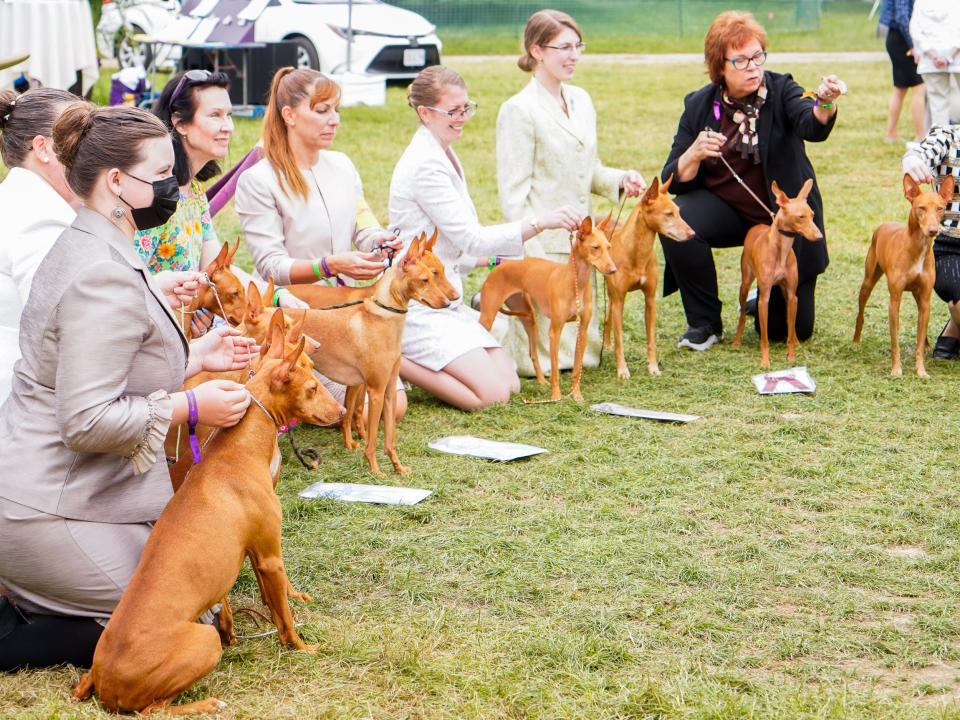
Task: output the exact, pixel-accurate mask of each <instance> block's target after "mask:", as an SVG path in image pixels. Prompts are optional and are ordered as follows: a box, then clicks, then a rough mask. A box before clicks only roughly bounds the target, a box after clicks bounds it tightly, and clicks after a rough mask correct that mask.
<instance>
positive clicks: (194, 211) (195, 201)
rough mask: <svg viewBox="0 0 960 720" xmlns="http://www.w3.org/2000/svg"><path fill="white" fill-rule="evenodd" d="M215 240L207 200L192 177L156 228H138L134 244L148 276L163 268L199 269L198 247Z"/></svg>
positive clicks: (215, 234) (197, 182)
mask: <svg viewBox="0 0 960 720" xmlns="http://www.w3.org/2000/svg"><path fill="white" fill-rule="evenodd" d="M210 240H212V241H214V242H216V241H217V240H218V238H217V231H216V230H214V228H213V221H212V220H211V218H210V203H208V202H207V196H206V194H205V193H204V192H203V188H201V187H200V182H199V181H198V180H196V179H194V180H191V181H190V185H189V187H188V188H187V191H186V192H183V191H181V193H180V203H179V204H178V205H177V211H176V212H175V213H174V214H173V215H172V216H171V217H170V219H169V220H167V222H166V223H164V224H163V225H160V226H159V227H155V228H150V229H149V230H140V231H138V232H137V234H136V237H135V238H134V245H135V246H136V248H137V252H139V253H140V257H142V258H143V261H144V262H145V263H146V264H147V269H148V270H149V271H150V273H151V274H152V275H156V274H157V273H159V272H163V271H164V270H174V271H182V270H199V269H200V248H201V247H202V246H203V243H204V242H207V241H210Z"/></svg>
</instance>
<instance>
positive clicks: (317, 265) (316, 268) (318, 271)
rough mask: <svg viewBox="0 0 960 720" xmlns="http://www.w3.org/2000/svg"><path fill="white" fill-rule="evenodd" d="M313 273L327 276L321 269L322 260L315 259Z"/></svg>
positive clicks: (320, 276)
mask: <svg viewBox="0 0 960 720" xmlns="http://www.w3.org/2000/svg"><path fill="white" fill-rule="evenodd" d="M313 274H314V275H316V276H317V277H318V278H322V277H326V276H325V275H324V274H323V271H322V270H321V269H320V260H314V261H313Z"/></svg>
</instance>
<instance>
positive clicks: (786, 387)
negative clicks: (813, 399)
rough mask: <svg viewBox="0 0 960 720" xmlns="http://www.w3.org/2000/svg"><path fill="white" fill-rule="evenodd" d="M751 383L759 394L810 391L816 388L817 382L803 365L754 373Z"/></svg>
mask: <svg viewBox="0 0 960 720" xmlns="http://www.w3.org/2000/svg"><path fill="white" fill-rule="evenodd" d="M753 384H754V385H755V386H756V388H757V392H758V393H760V394H761V395H785V394H787V393H812V392H816V390H817V383H815V382H814V380H813V378H812V377H810V373H809V372H808V371H807V368H806V367H805V366H800V367H794V368H790V369H789V370H778V371H777V372H769V373H763V374H762V375H754V376H753Z"/></svg>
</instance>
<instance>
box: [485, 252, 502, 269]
mask: <svg viewBox="0 0 960 720" xmlns="http://www.w3.org/2000/svg"><path fill="white" fill-rule="evenodd" d="M502 261H503V258H501V257H500V256H499V255H491V256H490V257H489V258H487V268H489V269H490V270H493V269H494V268H495V267H496V266H497V265H499V264H500V263H501V262H502Z"/></svg>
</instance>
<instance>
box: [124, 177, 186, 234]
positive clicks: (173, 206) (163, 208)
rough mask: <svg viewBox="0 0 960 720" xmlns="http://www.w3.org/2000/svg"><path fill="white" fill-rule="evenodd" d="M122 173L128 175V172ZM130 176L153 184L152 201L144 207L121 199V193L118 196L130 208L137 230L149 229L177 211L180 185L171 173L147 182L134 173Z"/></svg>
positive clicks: (165, 220)
mask: <svg viewBox="0 0 960 720" xmlns="http://www.w3.org/2000/svg"><path fill="white" fill-rule="evenodd" d="M124 174H125V175H130V173H124ZM130 177H132V178H133V179H134V180H138V181H140V182H142V183H146V184H147V185H152V186H153V202H152V203H150V204H149V205H147V206H146V207H142V208H135V207H134V206H133V205H131V204H130V203H128V202H127V201H126V200H124V199H123V195H121V196H120V199H121V200H123V203H124V205H126V206H127V207H128V208H130V215H131V216H132V217H133V222H134V223H135V224H136V226H137V230H149V229H150V228H155V227H159V226H160V225H163V224H164V223H165V222H167V220H169V219H170V216H171V215H173V214H174V213H175V212H176V211H177V203H179V202H180V186H179V185H177V178H176V177H174V176H173V175H171V176H170V177H168V178H164V179H163V180H156V181H154V182H148V181H146V180H140V178H138V177H137V176H136V175H130Z"/></svg>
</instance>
